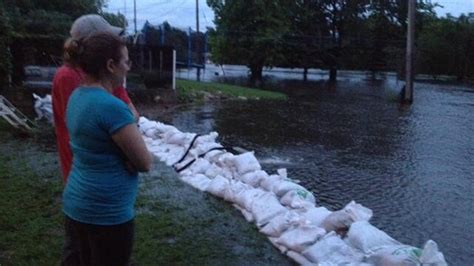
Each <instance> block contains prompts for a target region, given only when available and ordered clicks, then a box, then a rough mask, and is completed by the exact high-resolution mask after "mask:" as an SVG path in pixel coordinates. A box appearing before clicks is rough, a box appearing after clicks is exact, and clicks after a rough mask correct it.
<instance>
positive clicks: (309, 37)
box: [278, 0, 329, 80]
mask: <svg viewBox="0 0 474 266" xmlns="http://www.w3.org/2000/svg"><path fill="white" fill-rule="evenodd" d="M288 15H289V21H290V29H289V32H288V34H286V35H285V36H284V40H283V43H282V49H283V56H284V59H283V61H282V62H278V66H284V67H300V68H303V69H304V74H303V77H304V80H306V79H307V71H308V69H309V68H311V67H321V66H322V62H321V55H322V53H323V51H324V46H325V39H326V38H325V36H327V35H328V32H329V31H328V28H327V27H326V23H325V17H324V14H323V5H322V3H321V1H319V0H295V1H292V2H291V5H290V9H289V12H288Z"/></svg>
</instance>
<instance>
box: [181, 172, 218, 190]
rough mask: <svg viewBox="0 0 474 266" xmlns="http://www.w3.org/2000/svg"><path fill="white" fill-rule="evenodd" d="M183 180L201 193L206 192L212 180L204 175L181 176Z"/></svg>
mask: <svg viewBox="0 0 474 266" xmlns="http://www.w3.org/2000/svg"><path fill="white" fill-rule="evenodd" d="M181 180H182V181H183V182H185V183H187V184H189V185H191V186H192V187H194V188H197V189H199V190H200V191H206V189H207V187H208V186H209V184H210V183H211V179H209V178H207V177H206V176H205V175H202V174H197V175H190V176H181Z"/></svg>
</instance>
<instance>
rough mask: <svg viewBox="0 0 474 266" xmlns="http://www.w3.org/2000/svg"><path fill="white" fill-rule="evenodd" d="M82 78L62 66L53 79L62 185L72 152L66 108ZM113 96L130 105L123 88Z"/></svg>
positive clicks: (78, 71)
mask: <svg viewBox="0 0 474 266" xmlns="http://www.w3.org/2000/svg"><path fill="white" fill-rule="evenodd" d="M83 77H84V73H83V72H82V71H81V70H80V69H78V68H73V67H70V66H66V65H64V66H62V67H60V68H59V69H58V71H57V72H56V74H55V75H54V79H53V89H52V103H53V117H54V127H55V132H56V143H57V146H58V153H59V162H60V164H61V172H62V174H63V180H64V183H66V181H67V177H68V175H69V172H70V171H71V166H72V151H71V147H70V146H69V133H68V131H67V127H66V106H67V102H68V100H69V97H70V96H71V94H72V92H73V91H74V89H75V88H77V87H79V85H80V84H81V82H82V79H83ZM113 94H114V95H115V97H117V98H119V99H121V100H122V101H124V102H125V103H126V104H130V103H131V100H130V98H129V97H128V93H127V91H126V90H125V88H124V87H123V86H120V87H118V88H117V89H115V90H114V92H113Z"/></svg>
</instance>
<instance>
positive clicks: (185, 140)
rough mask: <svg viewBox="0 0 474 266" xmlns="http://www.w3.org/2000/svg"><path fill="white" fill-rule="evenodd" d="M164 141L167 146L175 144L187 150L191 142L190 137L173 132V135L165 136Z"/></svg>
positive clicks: (189, 135)
mask: <svg viewBox="0 0 474 266" xmlns="http://www.w3.org/2000/svg"><path fill="white" fill-rule="evenodd" d="M168 132H170V131H168ZM165 135H166V133H165ZM164 141H165V142H166V143H169V144H176V145H179V146H183V147H186V148H188V147H189V145H190V144H191V141H192V135H191V134H188V133H182V132H174V133H173V134H167V135H166V137H165V138H164Z"/></svg>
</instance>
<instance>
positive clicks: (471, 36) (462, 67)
mask: <svg viewBox="0 0 474 266" xmlns="http://www.w3.org/2000/svg"><path fill="white" fill-rule="evenodd" d="M418 42H419V46H418V47H419V48H418V49H419V60H418V62H417V66H418V69H419V71H420V72H422V73H427V74H433V75H440V74H448V75H455V76H457V77H458V79H464V78H466V77H471V78H472V77H474V66H473V65H474V52H473V49H472V47H473V46H474V24H472V23H469V21H468V20H467V19H466V17H465V16H461V17H460V18H458V19H455V18H453V17H449V16H448V17H447V18H441V19H438V18H435V19H432V20H430V21H427V22H426V23H425V26H424V27H423V29H422V31H421V32H420V35H419V38H418Z"/></svg>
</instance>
